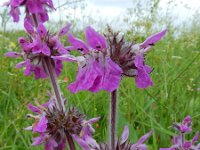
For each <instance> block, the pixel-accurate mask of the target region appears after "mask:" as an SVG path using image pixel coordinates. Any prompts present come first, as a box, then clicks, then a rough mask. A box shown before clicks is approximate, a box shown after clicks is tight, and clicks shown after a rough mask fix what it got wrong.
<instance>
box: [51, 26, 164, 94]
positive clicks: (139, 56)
mask: <svg viewBox="0 0 200 150" xmlns="http://www.w3.org/2000/svg"><path fill="white" fill-rule="evenodd" d="M166 32H167V30H163V31H161V32H159V33H156V34H154V35H152V36H150V37H149V38H147V39H146V40H145V41H144V42H143V43H141V44H129V43H127V42H125V41H124V38H122V39H121V40H119V41H117V35H115V34H114V35H112V36H107V39H106V38H105V37H104V36H103V35H100V34H99V33H98V32H96V31H95V30H94V29H93V28H92V27H87V28H86V30H85V38H86V40H87V44H85V43H84V42H83V41H82V40H80V39H78V38H75V37H74V36H73V35H72V34H69V42H70V44H71V47H70V49H75V50H78V51H79V52H81V53H82V56H78V57H74V56H72V55H70V54H66V55H61V56H55V57H53V58H54V59H56V60H66V61H71V62H78V73H77V77H76V81H75V82H73V83H71V84H70V85H69V89H70V91H71V92H73V93H76V92H78V91H81V90H88V91H91V92H98V91H99V90H106V91H108V92H112V91H114V90H116V89H117V88H118V86H119V84H120V81H121V79H122V76H123V75H125V76H129V77H135V82H136V85H137V87H138V88H147V87H149V86H152V85H153V82H152V80H151V78H150V73H151V71H152V69H151V67H150V66H148V65H146V64H145V58H144V55H145V54H146V52H147V51H149V49H150V48H151V47H152V46H153V45H155V44H156V43H157V42H158V41H159V40H160V39H161V38H162V37H163V36H164V35H165V34H166Z"/></svg>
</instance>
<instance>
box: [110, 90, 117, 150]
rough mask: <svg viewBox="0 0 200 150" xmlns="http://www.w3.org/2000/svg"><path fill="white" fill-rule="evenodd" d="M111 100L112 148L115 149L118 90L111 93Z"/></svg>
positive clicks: (111, 149)
mask: <svg viewBox="0 0 200 150" xmlns="http://www.w3.org/2000/svg"><path fill="white" fill-rule="evenodd" d="M110 98H111V100H110V150H114V149H115V130H116V118H117V90H115V91H113V92H112V93H111V97H110Z"/></svg>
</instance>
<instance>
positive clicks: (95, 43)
mask: <svg viewBox="0 0 200 150" xmlns="http://www.w3.org/2000/svg"><path fill="white" fill-rule="evenodd" d="M85 36H86V39H87V42H88V44H89V45H90V46H91V47H92V48H94V49H97V50H102V49H104V48H106V38H105V37H104V36H102V35H100V34H99V33H98V32H96V31H95V30H94V29H93V28H92V27H90V26H89V27H87V28H86V30H85Z"/></svg>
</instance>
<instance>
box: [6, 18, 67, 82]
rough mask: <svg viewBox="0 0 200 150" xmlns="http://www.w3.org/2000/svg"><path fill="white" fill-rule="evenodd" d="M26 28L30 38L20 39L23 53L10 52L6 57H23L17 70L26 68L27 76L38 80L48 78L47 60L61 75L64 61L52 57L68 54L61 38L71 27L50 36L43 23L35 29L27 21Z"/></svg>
mask: <svg viewBox="0 0 200 150" xmlns="http://www.w3.org/2000/svg"><path fill="white" fill-rule="evenodd" d="M24 27H25V29H26V31H27V33H28V37H27V38H24V37H20V38H19V40H18V42H19V44H20V46H21V48H22V52H21V53H18V52H8V53H6V54H5V56H8V57H14V58H17V57H23V58H24V61H23V62H20V63H18V64H17V65H16V68H21V67H24V66H25V67H26V69H25V70H24V74H25V75H26V76H30V75H31V74H32V73H34V75H35V78H36V79H38V78H46V77H48V72H47V71H46V70H47V69H45V61H46V60H47V59H48V60H49V61H50V62H51V63H52V65H53V67H54V69H55V72H56V74H57V75H59V74H60V73H61V70H62V67H63V66H62V61H60V60H54V59H52V58H51V56H59V55H61V54H64V53H67V52H68V50H67V48H65V47H64V45H63V44H62V43H61V42H60V38H61V37H62V36H64V35H65V34H66V33H67V32H68V31H69V28H70V25H66V26H65V27H63V28H62V29H61V30H60V31H59V32H57V33H56V34H50V33H49V32H48V31H47V29H46V28H45V26H44V25H43V24H42V23H40V24H39V25H38V27H37V28H36V29H34V27H33V26H32V25H31V24H30V23H29V22H27V21H25V22H24Z"/></svg>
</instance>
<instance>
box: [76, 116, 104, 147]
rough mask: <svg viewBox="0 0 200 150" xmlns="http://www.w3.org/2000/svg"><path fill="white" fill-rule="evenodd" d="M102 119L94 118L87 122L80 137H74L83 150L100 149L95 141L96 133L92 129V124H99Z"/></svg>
mask: <svg viewBox="0 0 200 150" xmlns="http://www.w3.org/2000/svg"><path fill="white" fill-rule="evenodd" d="M99 119H100V117H97V118H92V119H90V120H88V121H85V122H84V123H83V128H82V130H81V133H80V135H79V136H78V135H76V134H74V135H73V138H74V139H75V140H76V141H77V143H78V144H79V145H80V147H81V148H82V149H83V150H92V149H96V148H98V149H99V148H100V147H99V145H98V144H97V142H96V141H95V139H93V137H92V134H93V133H94V131H95V130H94V128H93V127H92V124H93V123H95V122H97V121H98V120H99Z"/></svg>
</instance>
